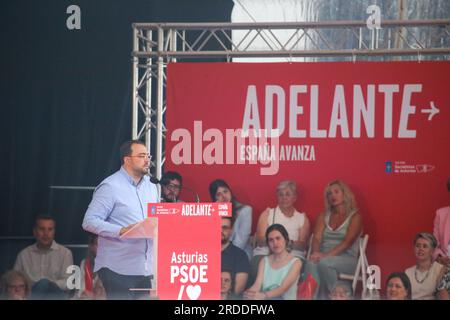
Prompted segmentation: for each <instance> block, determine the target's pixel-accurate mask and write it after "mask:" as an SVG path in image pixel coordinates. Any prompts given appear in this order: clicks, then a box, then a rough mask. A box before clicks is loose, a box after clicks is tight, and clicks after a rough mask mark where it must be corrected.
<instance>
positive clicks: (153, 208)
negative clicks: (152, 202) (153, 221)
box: [150, 206, 156, 214]
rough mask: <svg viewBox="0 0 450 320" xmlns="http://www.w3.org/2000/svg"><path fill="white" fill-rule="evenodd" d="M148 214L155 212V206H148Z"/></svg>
mask: <svg viewBox="0 0 450 320" xmlns="http://www.w3.org/2000/svg"><path fill="white" fill-rule="evenodd" d="M150 214H156V207H155V206H151V207H150Z"/></svg>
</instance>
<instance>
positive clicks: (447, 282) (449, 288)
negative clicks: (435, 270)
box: [436, 267, 450, 300]
mask: <svg viewBox="0 0 450 320" xmlns="http://www.w3.org/2000/svg"><path fill="white" fill-rule="evenodd" d="M436 290H437V298H438V299H439V300H450V267H447V272H445V274H444V276H443V277H442V279H441V281H440V282H439V284H438V286H437V288H436Z"/></svg>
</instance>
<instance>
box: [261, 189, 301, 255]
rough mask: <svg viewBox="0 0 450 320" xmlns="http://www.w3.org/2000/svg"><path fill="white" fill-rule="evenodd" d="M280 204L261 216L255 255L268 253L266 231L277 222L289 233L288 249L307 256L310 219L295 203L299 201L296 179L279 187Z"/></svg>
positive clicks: (278, 197)
mask: <svg viewBox="0 0 450 320" xmlns="http://www.w3.org/2000/svg"><path fill="white" fill-rule="evenodd" d="M277 199H278V205H277V207H276V208H273V209H272V208H267V209H266V210H265V211H264V212H263V213H261V215H260V216H259V220H258V226H257V229H256V243H257V247H256V248H255V250H254V252H253V255H254V256H258V255H267V254H269V248H268V247H267V243H266V239H265V233H266V230H267V228H268V227H269V226H270V225H272V224H275V223H278V224H281V225H282V226H284V227H285V228H286V230H287V232H288V234H289V243H288V250H290V253H291V254H292V255H293V256H295V257H299V258H305V249H306V245H307V241H308V238H309V220H308V217H307V216H306V214H304V213H301V212H298V211H297V210H296V209H295V207H294V204H295V202H296V201H297V184H296V183H295V182H294V181H282V182H280V184H279V185H278V187H277Z"/></svg>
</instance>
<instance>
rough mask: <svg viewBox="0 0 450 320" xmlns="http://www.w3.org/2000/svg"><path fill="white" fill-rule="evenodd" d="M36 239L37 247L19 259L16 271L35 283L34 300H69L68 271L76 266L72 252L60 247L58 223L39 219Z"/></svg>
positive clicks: (33, 284)
mask: <svg viewBox="0 0 450 320" xmlns="http://www.w3.org/2000/svg"><path fill="white" fill-rule="evenodd" d="M33 235H34V237H35V238H36V243H35V244H33V245H31V246H29V247H27V248H25V249H23V250H22V251H21V252H20V253H19V254H18V256H17V259H16V263H15V265H14V270H17V271H20V272H23V273H24V274H25V275H26V276H27V277H28V278H29V279H30V280H31V282H32V288H31V298H32V299H65V298H67V297H68V290H67V279H68V277H69V276H70V274H68V273H67V272H66V271H67V267H69V266H70V265H73V258H72V252H71V251H70V250H69V249H67V248H66V247H64V246H62V245H60V244H58V243H56V241H54V238H55V220H54V219H53V218H51V217H49V216H38V217H37V218H36V220H35V226H34V228H33Z"/></svg>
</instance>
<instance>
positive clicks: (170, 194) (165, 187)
mask: <svg viewBox="0 0 450 320" xmlns="http://www.w3.org/2000/svg"><path fill="white" fill-rule="evenodd" d="M182 187H183V178H182V177H181V175H180V174H179V173H178V172H175V171H167V172H166V173H165V174H164V175H163V176H162V178H161V202H182V201H181V200H179V199H178V197H179V196H180V191H181V188H182Z"/></svg>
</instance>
